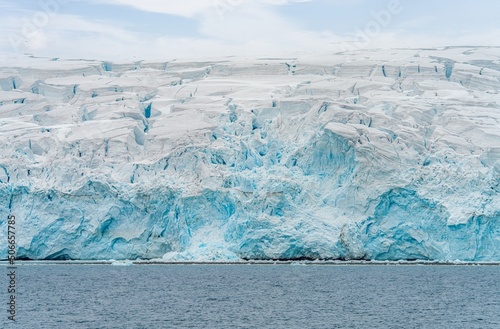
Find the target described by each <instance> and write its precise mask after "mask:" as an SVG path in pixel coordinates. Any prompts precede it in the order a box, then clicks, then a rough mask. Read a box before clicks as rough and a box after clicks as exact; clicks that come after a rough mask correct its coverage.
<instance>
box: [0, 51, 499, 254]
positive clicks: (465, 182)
mask: <svg viewBox="0 0 500 329" xmlns="http://www.w3.org/2000/svg"><path fill="white" fill-rule="evenodd" d="M499 89H500V49H499V48H488V47H483V48H481V47H463V48H461V47H457V48H442V49H395V50H373V51H367V50H363V51H354V52H346V53H330V54H317V55H304V56H298V57H286V56H284V57H282V58H236V57H231V58H217V59H207V60H206V61H199V60H198V61H189V60H171V61H166V62H150V61H138V62H135V63H111V62H100V61H92V60H61V59H43V58H29V57H28V58H23V59H15V60H13V59H10V60H9V59H4V60H3V61H2V62H0V90H1V91H0V147H1V155H2V156H1V161H0V193H1V196H2V202H1V204H0V212H1V225H0V226H1V227H0V229H1V231H2V236H3V235H4V234H5V232H6V231H7V222H6V219H7V216H8V214H13V215H15V216H16V219H17V222H16V225H17V226H16V230H17V243H18V256H19V257H21V258H29V259H82V260H96V259H116V260H124V259H164V260H168V261H185V260H188V261H190V260H193V261H235V260H241V259H258V260H265V259H279V260H284V259H287V260H288V259H293V260H301V259H346V260H347V259H371V260H411V259H419V260H443V261H449V260H461V261H499V260H500V95H499ZM4 240H5V241H6V238H5V239H4ZM6 248H7V244H6V243H3V244H1V246H0V251H1V252H2V254H3V255H6V254H7V250H6Z"/></svg>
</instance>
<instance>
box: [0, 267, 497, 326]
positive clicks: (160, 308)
mask: <svg viewBox="0 0 500 329" xmlns="http://www.w3.org/2000/svg"><path fill="white" fill-rule="evenodd" d="M5 277H7V276H5ZM499 278H500V267H499V266H416V265H413V266H401V265H392V266H387V265H386V266H382V265H381V266H373V265H368V266H361V265H337V266H311V265H307V266H305V265H300V266H292V265H133V266H109V265H19V266H18V268H17V280H18V281H17V286H18V294H17V315H16V322H15V323H12V322H11V321H8V319H7V312H6V311H4V312H2V313H3V314H4V315H3V316H2V319H1V321H0V327H1V328H11V327H12V328H27V329H28V328H37V329H43V328H61V329H67V328H92V329H96V328H120V329H123V328H500V297H499V296H500V284H499ZM0 281H1V282H0V284H1V285H2V286H1V288H2V292H4V293H2V296H3V299H4V301H3V302H2V305H4V308H5V309H7V304H6V302H7V293H6V289H7V287H6V284H7V280H0Z"/></svg>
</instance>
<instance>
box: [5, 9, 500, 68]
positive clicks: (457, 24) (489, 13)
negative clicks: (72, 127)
mask: <svg viewBox="0 0 500 329" xmlns="http://www.w3.org/2000/svg"><path fill="white" fill-rule="evenodd" d="M499 13H500V1H498V0H475V1H470V0H418V1H417V0H0V53H2V54H4V55H5V54H7V55H23V54H32V55H34V56H41V57H58V58H71V59H100V60H141V59H173V58H200V57H218V56H277V55H284V54H292V53H311V52H338V51H348V50H355V49H376V48H403V47H404V48H421V47H444V46H500V19H498V14H499Z"/></svg>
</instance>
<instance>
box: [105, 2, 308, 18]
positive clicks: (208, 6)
mask: <svg viewBox="0 0 500 329" xmlns="http://www.w3.org/2000/svg"><path fill="white" fill-rule="evenodd" d="M95 1H96V2H101V3H106V4H110V5H121V6H129V7H133V8H135V9H138V10H142V11H147V12H152V13H160V14H168V15H177V16H183V17H188V18H192V17H195V16H197V15H200V14H203V13H207V12H209V11H221V10H226V9H228V8H235V7H238V6H240V5H244V4H246V3H250V2H253V3H258V4H267V5H285V4H287V3H299V2H309V1H312V0H167V1H164V0H140V1H137V0H95Z"/></svg>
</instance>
